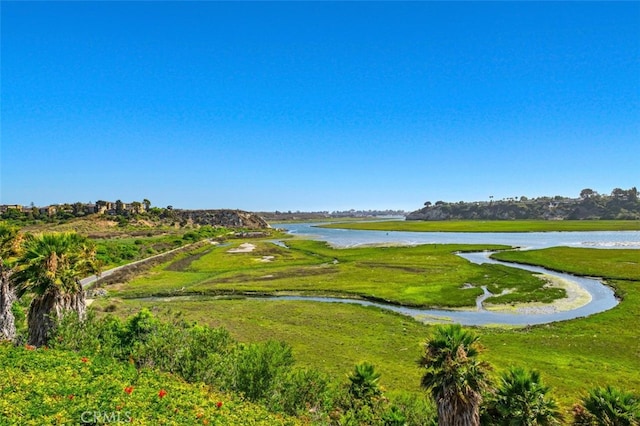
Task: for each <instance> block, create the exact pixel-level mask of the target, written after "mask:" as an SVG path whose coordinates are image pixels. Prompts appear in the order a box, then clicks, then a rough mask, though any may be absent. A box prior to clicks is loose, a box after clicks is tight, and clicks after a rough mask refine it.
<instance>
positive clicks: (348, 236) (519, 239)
mask: <svg viewBox="0 0 640 426" xmlns="http://www.w3.org/2000/svg"><path fill="white" fill-rule="evenodd" d="M314 225H317V224H310V223H300V224H276V225H274V227H276V228H283V229H286V230H288V231H289V232H290V233H291V234H294V235H299V236H304V237H306V238H312V239H316V240H321V241H327V242H328V243H330V244H331V245H333V246H335V247H343V248H347V247H357V246H361V245H366V244H380V243H386V244H405V245H416V244H429V243H430V244H504V245H509V246H512V247H519V248H522V249H540V248H545V247H554V246H568V247H592V248H602V249H611V248H640V232H639V231H615V232H609V231H606V232H529V233H466V232H400V231H393V232H386V231H359V230H346V229H332V228H317V227H314ZM489 255H490V253H465V254H461V255H460V256H462V257H464V258H465V259H467V260H469V261H471V262H475V263H485V262H489V263H499V264H505V265H508V266H511V267H518V268H521V269H525V270H528V271H531V272H535V273H544V274H547V275H550V276H553V277H557V278H559V279H562V280H566V281H569V282H571V283H574V284H577V285H578V286H580V287H581V288H583V289H584V290H586V291H587V292H588V293H589V295H590V296H591V300H590V301H589V302H588V303H586V304H584V305H583V306H580V307H577V308H575V309H571V310H566V311H553V310H549V309H539V310H537V311H536V309H533V310H529V311H528V312H526V313H519V312H492V311H487V310H484V309H483V308H482V303H481V301H482V299H484V298H486V297H487V294H486V292H485V295H484V296H482V297H481V300H479V301H478V304H477V307H476V309H475V310H440V309H416V308H408V307H403V306H397V305H390V304H383V303H376V302H369V301H365V300H358V299H342V298H329V297H306V296H277V297H273V298H270V299H273V300H304V301H312V302H324V303H327V302H330V303H352V304H358V305H363V306H376V307H379V308H383V309H387V310H391V311H394V312H398V313H401V314H404V315H408V316H411V317H414V318H416V319H418V320H422V321H425V322H457V323H460V324H463V325H490V324H496V325H529V324H531V325H532V324H545V323H550V322H554V321H561V320H568V319H574V318H579V317H584V316H588V315H592V314H595V313H598V312H603V311H606V310H608V309H611V308H613V307H614V306H616V305H617V303H618V301H617V300H616V298H615V295H614V293H613V291H612V290H611V288H609V287H607V286H606V285H604V284H603V283H602V282H601V281H599V280H597V279H593V278H586V277H576V276H573V275H570V274H563V273H559V272H554V271H549V270H547V269H544V268H540V267H535V266H527V265H516V264H512V263H511V264H507V263H504V262H500V261H497V260H494V259H490V258H489Z"/></svg>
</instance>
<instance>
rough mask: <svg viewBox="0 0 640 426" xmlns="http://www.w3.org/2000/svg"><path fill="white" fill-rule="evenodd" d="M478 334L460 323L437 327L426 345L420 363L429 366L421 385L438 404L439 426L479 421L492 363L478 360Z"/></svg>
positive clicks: (473, 425) (471, 424) (463, 425)
mask: <svg viewBox="0 0 640 426" xmlns="http://www.w3.org/2000/svg"><path fill="white" fill-rule="evenodd" d="M479 352H480V345H479V343H478V336H476V335H475V334H474V333H472V332H470V331H467V330H463V329H462V327H461V326H460V325H459V324H454V325H448V326H438V327H436V329H435V332H434V335H433V337H432V338H431V339H430V340H429V341H428V342H427V343H426V345H425V354H424V355H423V357H422V358H421V359H420V361H419V364H420V366H421V367H424V368H425V369H426V372H425V374H424V376H423V377H422V381H421V385H422V387H423V388H425V389H427V390H430V391H431V395H432V396H433V398H434V400H435V402H436V405H437V407H438V425H440V426H477V425H479V424H480V413H479V410H480V404H481V403H482V391H483V390H485V389H487V388H488V385H489V380H488V377H487V373H488V371H489V365H488V364H487V363H486V362H481V361H479V360H478V359H477V356H478V354H479Z"/></svg>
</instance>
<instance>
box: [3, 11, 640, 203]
mask: <svg viewBox="0 0 640 426" xmlns="http://www.w3.org/2000/svg"><path fill="white" fill-rule="evenodd" d="M0 7H1V10H0V12H1V16H2V27H1V31H2V34H1V35H2V38H1V48H2V51H1V70H2V75H1V77H2V81H1V90H2V91H1V101H2V105H1V114H2V115H1V119H2V123H1V124H2V128H1V130H2V133H1V138H2V139H1V158H0V161H1V165H2V170H1V175H0V177H1V187H0V189H1V192H0V203H5V204H8V203H21V204H29V203H31V202H34V203H35V204H36V205H46V204H50V203H59V202H75V201H83V202H88V201H96V200H97V199H106V200H115V199H122V200H123V201H133V200H142V199H143V198H148V199H150V200H151V201H152V203H153V204H154V205H158V206H166V205H173V206H174V207H176V208H241V209H246V210H253V211H259V210H276V209H277V210H342V209H350V208H355V209H386V208H398V209H405V210H415V209H417V208H420V207H421V206H422V204H423V203H424V202H425V201H427V200H429V201H432V202H435V201H438V200H443V201H461V200H464V201H474V200H488V199H489V196H493V197H494V198H495V199H500V198H503V197H514V196H517V197H519V196H522V195H524V196H527V197H536V196H543V195H566V196H577V195H578V194H579V192H580V190H581V189H583V188H592V189H595V190H596V191H599V192H602V193H609V192H610V191H611V190H612V189H613V188H615V187H620V188H624V189H627V188H630V187H632V186H638V185H640V3H639V2H620V3H614V2H599V3H598V2H595V3H594V2H563V3H554V2H531V3H525V2H513V3H510V2H488V3H484V2H446V3H445V2H443V3H439V2H406V3H404V2H372V3H368V2H305V3H302V2H281V3H271V2H256V3H253V2H241V3H220V2H7V1H3V2H2V3H1V6H0Z"/></svg>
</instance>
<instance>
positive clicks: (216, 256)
mask: <svg viewBox="0 0 640 426" xmlns="http://www.w3.org/2000/svg"><path fill="white" fill-rule="evenodd" d="M240 243H241V242H240V241H238V242H236V243H234V244H232V245H230V246H225V247H214V248H207V249H206V250H202V251H198V252H194V253H191V254H190V256H189V257H185V256H182V257H180V258H178V259H176V260H174V261H172V262H168V263H165V264H163V265H160V266H158V267H156V268H154V269H152V270H151V271H150V272H148V273H146V274H144V275H142V276H140V277H137V278H136V279H134V280H132V281H131V282H130V283H128V284H127V285H125V286H123V287H121V288H120V289H119V290H118V292H117V294H118V295H119V296H121V297H143V296H150V295H172V294H190V293H191V294H209V295H221V294H256V293H258V294H276V293H280V292H294V293H299V294H309V295H311V294H323V295H328V294H330V295H336V296H342V297H345V296H357V297H359V298H365V299H369V300H376V301H385V302H390V303H396V304H400V305H406V306H419V307H449V308H460V307H473V306H475V303H476V299H477V298H478V296H480V295H482V294H483V291H482V288H481V287H482V286H487V288H488V289H489V291H491V292H492V293H494V294H496V295H499V294H501V293H503V292H508V294H506V295H503V296H499V297H495V298H492V299H491V303H494V304H499V303H516V302H531V301H536V302H543V303H548V302H552V301H553V300H555V299H558V298H562V297H564V296H565V293H564V290H561V289H553V290H551V289H544V285H545V281H544V280H541V279H540V278H539V277H538V276H537V275H535V274H532V273H530V272H526V271H522V270H520V269H517V268H511V267H505V266H500V265H490V264H483V265H477V264H473V263H470V262H469V261H467V260H465V259H462V258H461V257H459V256H457V255H455V253H456V252H461V251H480V250H500V249H505V248H507V247H506V246H498V245H456V244H442V245H440V244H438V245H433V244H429V245H421V246H412V247H401V246H398V247H357V248H348V249H336V248H333V247H331V246H329V245H327V244H326V243H324V242H318V241H308V240H290V241H288V243H287V244H288V248H284V247H281V246H277V245H275V244H273V243H270V242H268V241H254V242H252V244H254V245H255V249H254V250H253V251H252V252H249V253H229V249H230V248H233V247H235V246H237V245H239V244H240ZM265 259H266V260H265Z"/></svg>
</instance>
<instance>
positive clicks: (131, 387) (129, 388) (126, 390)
mask: <svg viewBox="0 0 640 426" xmlns="http://www.w3.org/2000/svg"><path fill="white" fill-rule="evenodd" d="M124 391H125V393H126V394H127V395H131V392H133V386H127V387H126V388H124Z"/></svg>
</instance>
